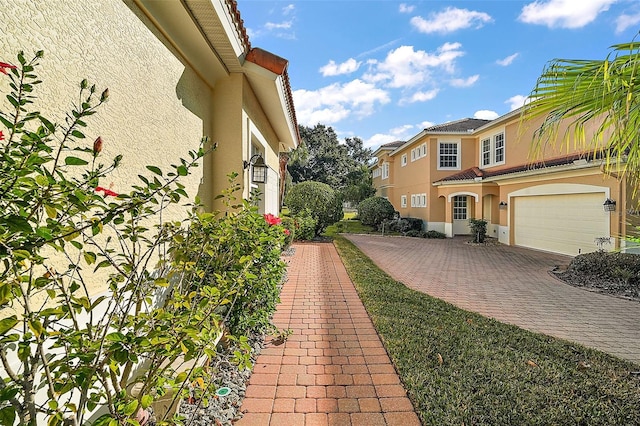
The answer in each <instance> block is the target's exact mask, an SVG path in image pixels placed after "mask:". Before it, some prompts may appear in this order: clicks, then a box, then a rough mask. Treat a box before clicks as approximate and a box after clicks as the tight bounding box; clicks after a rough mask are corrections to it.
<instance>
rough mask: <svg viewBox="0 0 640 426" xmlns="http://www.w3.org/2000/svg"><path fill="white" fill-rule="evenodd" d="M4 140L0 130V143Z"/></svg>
mask: <svg viewBox="0 0 640 426" xmlns="http://www.w3.org/2000/svg"><path fill="white" fill-rule="evenodd" d="M3 140H4V135H3V134H2V130H0V141H3Z"/></svg>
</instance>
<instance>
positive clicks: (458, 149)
mask: <svg viewBox="0 0 640 426" xmlns="http://www.w3.org/2000/svg"><path fill="white" fill-rule="evenodd" d="M443 144H454V145H456V146H457V148H456V167H441V166H440V147H441V146H442V145H443ZM461 145H462V144H461V143H460V141H438V159H437V160H438V163H437V165H438V170H460V166H461V164H460V158H461V155H460V154H461V151H462V148H461Z"/></svg>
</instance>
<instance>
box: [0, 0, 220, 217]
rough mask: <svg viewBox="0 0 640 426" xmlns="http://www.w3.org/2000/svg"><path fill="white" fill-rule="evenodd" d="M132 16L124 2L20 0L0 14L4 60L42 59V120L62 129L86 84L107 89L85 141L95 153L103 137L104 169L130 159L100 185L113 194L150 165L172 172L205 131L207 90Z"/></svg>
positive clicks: (195, 182)
mask: <svg viewBox="0 0 640 426" xmlns="http://www.w3.org/2000/svg"><path fill="white" fill-rule="evenodd" d="M134 11H135V8H133V10H132V9H130V8H129V7H128V6H127V5H126V4H125V3H124V2H122V1H119V0H101V1H97V2H88V1H85V0H65V1H51V2H33V1H27V0H19V1H12V2H5V3H4V4H3V6H2V8H0V22H2V25H0V52H1V55H2V57H1V58H0V60H2V61H5V62H14V63H15V62H16V59H15V58H16V56H15V55H16V53H17V52H18V51H19V50H24V51H25V55H26V56H27V57H31V56H32V54H33V53H34V52H35V51H36V50H44V52H45V56H44V58H43V59H42V60H41V66H40V67H39V68H38V71H37V72H38V74H39V76H40V77H41V78H42V80H43V84H41V85H40V86H38V89H37V92H36V95H37V96H38V104H37V106H38V108H39V109H40V111H41V112H42V113H43V115H44V116H46V117H48V118H50V119H51V120H52V121H55V122H58V123H61V122H63V118H64V112H65V111H67V110H68V108H69V106H70V105H71V103H72V102H74V101H76V99H77V93H78V85H79V83H80V81H81V80H82V79H84V78H87V79H88V80H89V82H90V83H92V84H96V87H97V88H98V92H101V91H102V90H103V89H104V88H109V92H110V97H109V101H108V102H107V103H106V104H105V105H104V107H103V108H102V109H101V110H100V112H99V113H98V114H96V115H94V116H93V117H91V118H90V119H89V120H87V121H88V124H89V127H88V128H87V129H88V130H87V131H86V132H85V133H86V134H87V138H86V139H85V141H86V144H87V145H88V146H90V144H91V143H92V142H93V139H94V138H95V137H96V136H98V135H100V136H102V138H103V140H104V149H103V152H102V159H103V161H104V162H105V163H108V162H109V159H111V158H113V157H114V156H116V155H118V154H122V155H123V156H124V157H123V161H122V165H121V167H120V168H119V169H118V170H117V171H116V172H115V173H114V174H113V175H112V176H111V177H110V178H108V179H107V180H105V181H103V182H101V183H100V184H101V186H105V187H108V186H111V185H112V187H113V190H114V191H116V192H125V191H128V188H129V187H130V185H131V184H134V183H136V182H139V180H138V178H137V175H138V174H141V173H142V174H148V172H146V170H145V166H146V165H157V166H159V167H161V168H163V169H167V170H168V167H169V165H170V164H176V162H177V160H178V158H179V157H186V153H187V151H188V150H189V149H195V148H196V147H197V146H198V144H199V142H200V139H201V137H202V135H203V133H208V132H207V131H208V128H207V127H208V126H209V123H208V118H207V117H208V116H209V115H210V111H209V110H210V108H209V105H208V98H209V94H210V89H209V87H208V86H207V85H205V84H204V83H203V82H202V81H201V80H199V79H198V77H197V76H196V75H195V74H194V73H193V72H192V71H191V70H190V69H189V68H185V66H184V65H183V64H182V63H181V62H180V60H179V59H178V58H177V57H176V56H175V55H174V54H173V53H172V52H171V51H170V50H169V49H168V48H167V47H166V46H165V45H164V44H163V42H161V41H160V40H159V39H158V38H157V37H156V36H155V35H154V34H153V33H152V32H151V31H150V30H149V29H148V28H147V26H146V25H145V23H143V21H142V20H141V18H140V17H138V16H136V13H134ZM0 90H1V91H2V92H3V93H6V91H8V90H9V88H8V87H7V86H6V85H0ZM2 98H3V102H4V103H2V108H3V109H4V108H6V106H7V104H6V100H4V96H2ZM201 176H202V168H200V169H197V170H196V174H194V175H192V176H189V177H187V178H186V179H185V180H184V181H183V183H185V184H186V187H187V188H186V189H187V192H188V193H189V194H190V195H192V196H195V195H196V193H197V191H198V189H199V188H198V187H199V183H200V178H201ZM180 210H181V209H180ZM179 215H180V212H179V211H177V210H174V211H172V212H171V216H173V217H177V216H179ZM171 216H167V218H170V217H171Z"/></svg>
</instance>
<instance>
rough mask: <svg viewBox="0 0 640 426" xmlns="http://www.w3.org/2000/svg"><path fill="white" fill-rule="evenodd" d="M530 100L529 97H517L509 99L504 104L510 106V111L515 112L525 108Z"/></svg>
mask: <svg viewBox="0 0 640 426" xmlns="http://www.w3.org/2000/svg"><path fill="white" fill-rule="evenodd" d="M528 99H529V98H528V97H527V96H522V95H515V96H512V97H510V98H509V99H507V100H506V101H505V102H504V103H505V104H509V110H510V111H513V110H515V109H518V108H520V107H521V106H524V104H525V103H527V102H528Z"/></svg>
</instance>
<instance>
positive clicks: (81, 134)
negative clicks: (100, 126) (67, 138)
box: [71, 130, 84, 139]
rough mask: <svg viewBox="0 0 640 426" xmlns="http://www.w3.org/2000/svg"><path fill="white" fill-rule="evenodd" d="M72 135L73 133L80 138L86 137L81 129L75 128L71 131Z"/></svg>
mask: <svg viewBox="0 0 640 426" xmlns="http://www.w3.org/2000/svg"><path fill="white" fill-rule="evenodd" d="M71 135H72V136H74V137H76V138H78V139H84V133H82V132H81V131H79V130H73V131H72V132H71Z"/></svg>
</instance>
